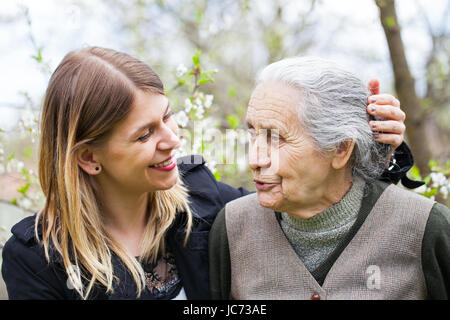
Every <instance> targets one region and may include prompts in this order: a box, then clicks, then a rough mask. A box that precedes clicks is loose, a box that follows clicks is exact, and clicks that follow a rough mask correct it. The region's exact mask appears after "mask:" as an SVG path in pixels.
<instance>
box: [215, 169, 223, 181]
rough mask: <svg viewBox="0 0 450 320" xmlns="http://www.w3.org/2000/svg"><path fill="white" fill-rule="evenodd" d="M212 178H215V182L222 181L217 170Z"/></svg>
mask: <svg viewBox="0 0 450 320" xmlns="http://www.w3.org/2000/svg"><path fill="white" fill-rule="evenodd" d="M214 178H216V180H217V181H220V180H221V179H222V178H221V176H220V172H219V170H216V172H214Z"/></svg>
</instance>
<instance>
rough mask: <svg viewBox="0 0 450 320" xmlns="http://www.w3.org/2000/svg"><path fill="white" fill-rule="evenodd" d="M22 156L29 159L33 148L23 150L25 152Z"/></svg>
mask: <svg viewBox="0 0 450 320" xmlns="http://www.w3.org/2000/svg"><path fill="white" fill-rule="evenodd" d="M23 156H24V157H25V158H27V159H30V158H31V157H32V156H33V148H32V147H27V148H25V150H24V151H23Z"/></svg>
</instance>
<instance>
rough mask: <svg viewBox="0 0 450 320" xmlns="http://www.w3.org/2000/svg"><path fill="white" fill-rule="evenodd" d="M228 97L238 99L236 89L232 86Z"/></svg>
mask: <svg viewBox="0 0 450 320" xmlns="http://www.w3.org/2000/svg"><path fill="white" fill-rule="evenodd" d="M228 97H230V98H234V97H236V88H235V87H233V86H232V87H230V88H229V89H228Z"/></svg>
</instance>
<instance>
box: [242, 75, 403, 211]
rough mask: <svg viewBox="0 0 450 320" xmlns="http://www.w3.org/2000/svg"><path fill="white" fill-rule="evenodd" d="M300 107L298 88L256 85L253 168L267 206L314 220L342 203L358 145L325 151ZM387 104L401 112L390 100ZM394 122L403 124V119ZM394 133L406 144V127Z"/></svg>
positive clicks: (251, 113) (251, 112)
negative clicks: (302, 122) (303, 119)
mask: <svg viewBox="0 0 450 320" xmlns="http://www.w3.org/2000/svg"><path fill="white" fill-rule="evenodd" d="M376 97H377V98H379V99H381V98H382V99H383V100H382V101H383V102H384V103H387V102H389V103H394V102H395V100H396V99H395V98H394V97H392V96H390V95H382V96H381V95H378V96H376ZM298 106H300V107H302V96H301V93H300V92H299V90H297V89H295V88H293V87H289V86H287V85H285V84H283V83H278V82H272V83H262V84H260V85H258V86H257V87H256V88H255V90H254V91H253V94H252V96H251V99H250V102H249V106H248V110H247V124H248V128H249V132H250V135H251V141H250V149H249V166H250V168H251V169H252V171H253V174H254V179H255V183H256V188H257V192H258V200H259V202H260V204H261V205H262V206H263V207H268V208H271V209H273V210H275V211H284V212H288V213H290V214H292V215H294V216H297V217H300V218H309V217H312V216H314V215H315V214H317V213H319V212H321V211H323V210H325V209H326V208H328V207H330V206H331V205H333V204H334V203H336V202H338V201H339V200H340V199H341V198H342V197H343V196H344V195H345V193H346V192H347V191H348V189H349V188H350V186H351V181H352V176H351V168H350V167H349V165H348V163H347V162H348V159H349V156H350V154H351V151H352V150H353V144H351V145H348V148H347V149H345V148H344V149H345V150H342V151H335V152H330V153H329V154H319V152H318V151H316V149H315V147H314V144H313V141H312V139H311V138H309V137H308V136H307V135H305V134H304V131H303V129H302V128H301V126H300V124H299V121H298V114H297V108H298ZM378 107H380V106H378V105H377V108H378ZM382 107H383V108H387V109H388V110H389V109H390V111H392V109H397V110H400V109H399V108H398V107H395V106H392V105H387V104H385V105H383V106H382ZM380 108H381V107H380ZM400 115H401V114H400ZM379 122H381V121H376V123H379ZM385 122H388V123H390V122H389V121H385ZM392 122H393V123H395V126H400V127H401V126H402V125H403V123H402V122H401V121H392ZM378 128H379V127H378ZM390 129H392V128H390ZM377 130H379V129H377ZM400 131H402V130H400ZM392 132H393V133H391V134H392V135H395V136H399V137H400V139H397V138H396V139H394V140H395V141H396V142H400V143H401V142H402V141H403V138H402V134H403V131H402V132H401V133H396V131H395V130H392ZM274 133H275V134H274ZM276 133H278V136H277V135H276ZM272 135H274V136H275V139H274V137H272ZM400 143H398V144H397V143H396V144H395V146H397V145H399V144H400ZM274 144H276V145H274Z"/></svg>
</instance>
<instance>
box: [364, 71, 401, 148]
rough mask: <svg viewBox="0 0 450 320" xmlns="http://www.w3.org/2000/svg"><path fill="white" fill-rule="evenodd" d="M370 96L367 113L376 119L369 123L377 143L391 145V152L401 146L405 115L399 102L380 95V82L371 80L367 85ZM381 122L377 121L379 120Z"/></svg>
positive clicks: (388, 95) (387, 95) (386, 95)
mask: <svg viewBox="0 0 450 320" xmlns="http://www.w3.org/2000/svg"><path fill="white" fill-rule="evenodd" d="M368 87H369V90H370V92H371V93H372V95H371V96H370V97H369V101H368V106H367V112H368V113H369V114H370V115H371V116H373V117H376V118H375V119H374V120H371V121H370V122H369V125H370V128H371V129H372V131H373V132H374V139H375V140H376V141H377V142H381V143H385V144H389V145H391V150H390V151H391V152H390V154H392V152H393V151H394V150H395V149H396V148H397V147H398V146H399V145H401V144H402V142H403V135H404V133H405V129H406V127H405V124H404V121H405V118H406V114H405V113H404V112H403V111H402V110H401V109H400V101H399V100H398V99H396V98H395V97H394V96H392V95H390V94H386V93H385V94H380V82H379V81H378V80H377V79H372V80H370V81H369V84H368ZM378 117H380V118H384V119H383V120H381V119H380V120H378V119H379V118H378Z"/></svg>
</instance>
